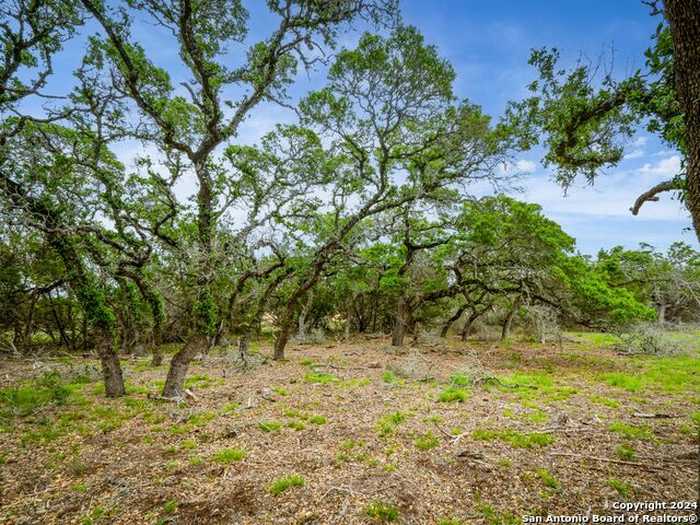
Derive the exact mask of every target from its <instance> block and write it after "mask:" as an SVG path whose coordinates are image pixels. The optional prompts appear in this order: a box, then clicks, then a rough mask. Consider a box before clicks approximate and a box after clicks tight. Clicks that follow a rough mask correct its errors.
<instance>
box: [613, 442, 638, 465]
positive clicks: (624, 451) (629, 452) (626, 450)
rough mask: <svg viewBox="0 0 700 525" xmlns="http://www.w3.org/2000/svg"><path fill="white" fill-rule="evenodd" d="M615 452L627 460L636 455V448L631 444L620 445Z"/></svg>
mask: <svg viewBox="0 0 700 525" xmlns="http://www.w3.org/2000/svg"><path fill="white" fill-rule="evenodd" d="M615 454H616V455H617V457H618V458H620V459H623V460H625V461H632V460H633V459H634V458H635V456H636V452H635V450H634V448H632V447H631V446H629V445H624V444H623V445H620V446H618V447H617V448H616V449H615Z"/></svg>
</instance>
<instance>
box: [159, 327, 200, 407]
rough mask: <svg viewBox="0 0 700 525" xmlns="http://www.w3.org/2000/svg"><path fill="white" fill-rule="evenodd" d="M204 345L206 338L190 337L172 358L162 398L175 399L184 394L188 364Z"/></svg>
mask: <svg viewBox="0 0 700 525" xmlns="http://www.w3.org/2000/svg"><path fill="white" fill-rule="evenodd" d="M205 344H206V338H205V337H204V336H202V335H195V336H192V337H190V338H189V339H188V340H187V342H185V345H184V346H183V347H182V348H181V349H180V350H179V351H178V352H177V353H176V354H175V355H174V356H173V358H172V360H171V361H170V368H169V369H168V377H167V378H166V379H165V386H164V387H163V397H167V398H177V397H182V394H183V392H184V385H185V377H186V376H187V370H188V369H189V367H190V363H191V362H192V359H194V356H196V355H197V351H198V350H200V349H202V348H203V347H204V345H205Z"/></svg>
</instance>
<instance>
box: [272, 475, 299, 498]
mask: <svg viewBox="0 0 700 525" xmlns="http://www.w3.org/2000/svg"><path fill="white" fill-rule="evenodd" d="M303 486H304V478H303V477H302V476H300V475H299V474H290V475H288V476H283V477H281V478H279V479H276V480H275V481H273V482H272V484H271V485H270V494H272V495H273V496H277V495H279V494H282V493H283V492H284V491H285V490H287V489H290V488H292V487H303Z"/></svg>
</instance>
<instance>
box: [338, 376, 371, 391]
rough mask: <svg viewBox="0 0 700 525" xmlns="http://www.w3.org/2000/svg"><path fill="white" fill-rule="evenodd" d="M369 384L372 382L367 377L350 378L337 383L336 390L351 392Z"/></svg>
mask: <svg viewBox="0 0 700 525" xmlns="http://www.w3.org/2000/svg"><path fill="white" fill-rule="evenodd" d="M369 384H372V380H371V379H370V378H369V377H351V378H350V379H343V380H342V381H339V382H338V388H344V389H347V390H353V389H355V388H360V387H363V386H367V385H369Z"/></svg>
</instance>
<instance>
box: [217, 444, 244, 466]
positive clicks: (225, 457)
mask: <svg viewBox="0 0 700 525" xmlns="http://www.w3.org/2000/svg"><path fill="white" fill-rule="evenodd" d="M246 455H247V454H246V452H245V450H242V449H240V448H224V449H221V450H219V451H218V452H217V453H216V454H214V461H216V462H217V463H221V464H222V465H229V464H231V463H235V462H236V461H242V460H243V459H245V457H246Z"/></svg>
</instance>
